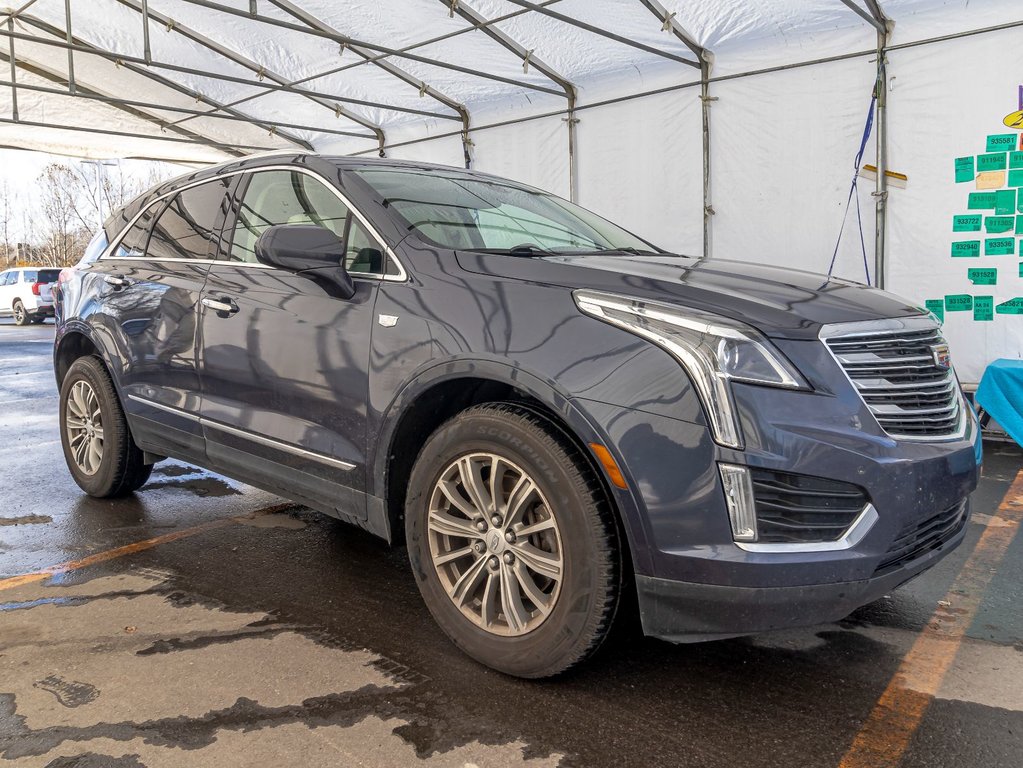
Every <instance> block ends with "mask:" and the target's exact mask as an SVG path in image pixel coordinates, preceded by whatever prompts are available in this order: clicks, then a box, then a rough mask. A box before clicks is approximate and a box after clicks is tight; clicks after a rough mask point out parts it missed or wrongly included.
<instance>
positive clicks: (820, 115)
mask: <svg viewBox="0 0 1023 768" xmlns="http://www.w3.org/2000/svg"><path fill="white" fill-rule="evenodd" d="M219 3H220V6H222V7H220V8H219V9H216V8H210V7H209V3H208V2H204V0H148V7H149V9H150V11H151V13H152V18H151V20H150V23H149V37H150V49H151V50H150V54H151V61H152V62H153V65H152V66H147V65H145V64H144V63H143V64H140V63H138V62H137V61H135V60H134V59H141V58H144V57H145V49H144V45H143V34H142V15H141V13H140V9H141V1H140V0H73V2H72V3H71V6H72V27H73V32H74V35H75V39H76V42H77V43H78V44H80V45H92V46H98V47H99V48H102V49H103V50H105V51H107V52H110V55H107V56H100V55H97V54H93V53H86V52H82V51H78V52H76V53H75V54H74V66H75V75H76V80H77V83H78V86H79V89H80V90H85V91H86V92H87V93H92V94H93V95H99V96H101V97H120V98H128V99H134V100H137V101H140V102H153V103H158V104H161V105H164V106H165V107H176V108H178V109H179V110H185V111H177V112H175V111H173V110H171V109H159V108H151V107H146V106H142V105H135V106H133V107H129V108H128V110H129V111H126V110H125V109H119V108H118V107H117V106H115V105H112V104H108V103H104V102H103V101H100V100H89V99H85V98H73V97H71V96H69V95H58V94H53V93H46V92H42V91H39V90H36V91H30V90H26V89H25V88H21V89H19V90H18V107H19V118H20V120H21V121H23V122H22V123H20V124H12V123H10V122H0V143H5V144H7V145H9V146H17V147H20V148H31V149H41V150H49V151H57V152H63V153H68V154H78V155H87V156H93V157H96V156H122V157H125V156H144V157H158V158H165V159H174V160H179V161H180V160H184V161H190V162H209V161H213V160H220V159H226V158H227V157H229V156H230V155H231V154H233V153H237V152H250V151H256V150H257V149H260V148H263V149H273V148H279V149H290V148H296V147H298V146H303V145H307V146H311V147H313V148H315V149H316V150H319V151H324V152H336V153H346V154H348V153H359V154H364V155H367V156H372V155H376V154H377V153H378V152H379V150H380V146H379V141H380V138H381V137H382V138H383V141H384V152H385V154H386V155H387V156H389V157H395V158H407V159H414V160H429V161H434V162H441V163H448V164H451V165H463V164H464V155H465V151H466V148H465V147H464V146H463V143H462V140H461V137H460V135H459V134H460V132H461V130H462V128H463V124H462V114H465V115H468V118H469V122H470V128H471V130H470V133H469V138H470V140H471V144H470V145H469V146H468V152H469V155H470V158H471V163H472V166H473V167H474V168H478V169H482V170H486V171H490V172H493V173H498V174H501V175H505V176H510V177H512V178H516V179H520V180H522V181H525V182H528V183H531V184H534V185H536V186H538V187H542V188H544V189H548V190H551V191H553V192H556V193H558V194H561V195H564V196H568V195H569V194H570V193H571V191H572V188H573V176H574V191H575V198H576V199H577V200H578V201H579V202H580V203H581V204H583V205H585V206H587V207H589V208H592V209H593V210H595V211H597V212H599V213H601V214H604V215H606V216H608V217H609V218H612V219H614V220H616V221H618V222H621V223H622V224H624V225H625V226H627V227H628V228H630V229H632V230H634V231H635V232H637V234H640V235H643V236H645V237H647V238H649V239H651V240H652V241H654V242H656V243H658V244H660V245H662V246H664V247H666V248H671V249H674V250H679V251H681V252H686V253H691V254H700V253H702V252H703V251H704V248H705V244H704V242H703V226H704V221H703V218H704V212H703V205H704V196H703V174H704V164H703V152H702V146H703V134H702V125H701V124H702V104H701V101H700V87H699V79H700V72H699V70H698V69H697V68H695V67H693V66H690V65H688V64H685V63H682V62H680V61H678V60H677V59H680V58H681V59H686V60H689V61H694V60H695V54H694V53H693V52H692V51H691V50H690V49H689V47H688V46H687V45H686V44H685V43H684V42H683V41H682V40H680V39H678V37H676V36H675V35H674V34H672V33H671V32H669V31H664V30H663V29H662V21H663V19H662V18H660V17H658V16H657V15H655V13H653V12H651V10H650V9H649V8H648V7H647V5H649V4H644V2H641V0H557V1H556V2H551V3H548V4H546V7H547V8H548V9H549V10H550V11H552V12H554V13H558V14H564V15H565V16H568V17H571V18H575V19H578V20H580V21H582V22H584V23H586V24H591V25H593V26H594V27H595V28H597V29H602V30H607V31H609V32H612V33H614V34H616V35H620V36H622V37H624V38H627V39H628V40H630V41H634V42H635V43H637V44H638V46H636V45H633V46H630V45H627V44H624V43H622V42H619V41H614V40H610V39H608V38H607V37H602V36H600V35H597V34H594V32H592V31H587V30H584V29H580V28H578V27H576V26H572V25H571V24H568V23H566V22H564V21H561V20H558V19H554V18H550V17H548V16H544V15H541V14H540V13H538V12H537V11H536V9H535V8H534V9H533V10H528V9H526V8H524V7H523V6H522V5H521V4H519V3H518V2H515V1H514V0H458V2H457V3H456V4H455V8H454V9H453V8H452V3H451V0H374V2H372V3H364V2H353V1H352V0H346V1H344V2H338V1H337V0H294V2H293V3H291V4H290V5H292V6H293V8H292V11H291V12H289V10H288V7H289V3H288V2H285V1H284V0H257V2H256V9H257V11H258V14H259V15H260V16H262V17H265V18H269V19H273V20H277V21H280V22H284V23H286V24H290V25H293V26H295V27H297V29H282V28H279V27H274V26H272V25H270V24H267V23H264V22H262V21H259V20H258V19H253V18H249V17H248V13H249V11H250V2H249V0H219ZM661 4H662V5H663V6H664V7H665V8H666V10H667V12H668V13H669V14H673V16H672V21H673V23H676V24H677V25H678V26H679V28H681V29H684V30H685V32H686V33H688V34H689V35H690V37H691V38H692V39H693V40H694V41H695V42H696V43H697V44H698V45H700V46H703V47H704V48H706V49H708V50H709V51H710V52H711V53H712V54H713V66H712V70H711V76H712V81H711V83H710V86H709V89H710V94H711V97H712V99H713V101H711V102H710V105H711V106H710V109H709V111H710V148H711V149H710V190H711V192H710V197H709V203H710V204H711V206H712V209H713V215H712V216H711V223H710V231H711V238H710V241H709V243H707V244H706V245H707V251H708V252H709V253H710V255H711V256H713V257H719V258H735V259H749V260H754V261H760V262H765V263H771V264H780V265H785V266H789V267H792V268H799V269H808V270H813V271H818V272H820V271H824V270H826V269H827V268H828V264H829V262H830V261H831V258H832V253H833V251H834V250H835V244H836V239H837V237H838V233H839V228H840V226H841V223H842V217H843V213H844V206H845V203H846V199H847V196H848V194H849V185H850V181H851V180H852V176H853V158H854V156H855V154H856V151H857V149H858V147H859V144H860V137H861V135H862V132H863V127H864V121H865V118H866V113H867V108H868V104H869V103H870V96H871V90H872V88H873V84H874V80H875V75H876V66H877V64H876V60H875V47H876V43H877V37H876V32H875V29H874V28H873V27H872V26H871V25H870V24H868V23H867V22H866V21H865V20H864V19H863V18H861V16H859V15H857V14H856V13H854V12H853V11H852V10H850V9H849V8H848V7H847V6H846V5H845V4H844V3H843V2H841V0H762V1H761V2H758V3H749V2H746V0H696V1H695V2H693V1H690V0H685V1H684V0H661ZM858 4H859V6H860V7H861V8H866V5H865V3H864V0H859V3H858ZM879 4H880V6H881V7H882V9H883V10H884V12H885V13H886V15H887V16H888V17H889V18H890V19H892V20H894V28H893V31H892V34H891V38H890V48H889V53H888V61H889V65H888V74H889V83H890V91H889V93H888V97H889V132H890V138H889V157H888V166H889V168H890V169H892V170H894V171H897V172H901V173H904V174H906V175H907V176H908V182H907V184H906V188H905V189H900V188H894V187H893V188H891V189H890V190H889V198H888V239H887V265H888V269H887V278H888V280H887V286H888V287H889V289H891V290H894V291H896V292H897V293H900V294H902V295H903V296H905V297H906V298H907V299H909V300H911V301H913V302H914V303H918V304H921V305H922V304H923V303H924V302H926V301H931V302H932V306H937V304H936V303H937V302H939V300H940V303H941V305H942V308H943V309H945V308H946V307H945V303H944V302H945V297H952V299H953V301H952V302H951V303H950V304H949V305H948V311H945V312H943V314H944V323H945V328H946V333H947V335H948V337H949V339H950V341H951V343H952V349H953V354H954V356H955V359H956V364H957V370H958V372H959V374H960V377H961V378H962V379H963V380H964V381H967V382H976V381H978V380H979V379H980V376H981V373H982V371H983V369H984V366H985V365H986V363H987V362H988V361H990V360H992V359H994V358H998V357H1013V358H1015V357H1019V356H1020V355H1021V353H1023V315H1019V314H1016V310H1015V307H1016V306H1017V304H1016V303H1014V302H1013V299H1015V298H1017V297H1021V301H1020V303H1019V304H1020V306H1023V277H1021V273H1020V271H1019V263H1020V256H1021V255H1023V254H1020V253H1019V247H1020V244H1021V243H1023V241H1021V240H1020V238H1019V237H1014V236H1015V235H1016V231H1015V227H1013V231H1012V232H1011V233H1009V237H1010V238H1011V239H1013V240H1014V241H1016V242H1015V245H1014V248H1013V250H1014V253H1013V254H1010V255H1004V256H994V255H990V256H987V255H983V254H982V255H980V256H976V257H971V258H952V257H951V256H950V248H951V244H952V242H953V241H954V240H957V239H964V238H963V237H962V233H953V231H952V224H951V222H952V217H953V216H954V215H957V214H963V213H966V212H967V208H966V206H967V200H968V194H969V192H970V191H976V189H975V187H976V182H974V181H970V182H968V183H967V182H961V183H956V182H955V179H954V176H953V161H954V158H956V157H962V156H972V157H976V156H978V155H980V154H983V153H984V150H985V140H986V136H987V135H989V134H997V133H1003V132H1007V131H1008V129H1005V128H1004V126H1002V125H1001V120H1002V117H1004V115H1006V114H1007V113H1009V112H1011V111H1013V110H1014V109H1017V108H1018V107H1019V106H1023V105H1019V104H1018V100H1019V98H1020V97H1019V95H1018V89H1019V86H1020V85H1023V60H1021V59H1023V46H1021V45H1020V41H1021V40H1023V26H1019V25H1020V24H1021V23H1023V10H1021V8H1020V5H1019V2H1018V0H983V2H978V0H880V3H879ZM654 5H655V7H656V5H657V4H656V3H654ZM296 10H297V12H296ZM231 11H233V13H232V12H231ZM303 13H306V14H311V16H312V17H315V19H317V20H319V23H320V24H321V29H327V30H334V31H336V32H337V33H340V34H342V35H347V36H350V37H351V38H353V39H354V41H355V43H354V44H353V45H349V46H342V45H340V44H339V41H338V39H336V38H335V39H332V38H330V37H329V35H328V36H324V35H323V34H320V35H319V36H310V35H308V34H303V33H302V32H300V31H299V30H300V29H302V28H303V27H304V25H305V24H306V23H307V21H308V18H306V19H303V17H302V14H303ZM0 15H2V14H0ZM466 17H469V18H482V19H487V20H492V19H495V18H501V19H502V20H501V21H499V22H497V23H494V24H492V25H491V26H490V30H491V31H492V33H493V34H488V33H485V32H483V31H480V30H474V29H472V26H471V23H470V21H468V20H467V18H466ZM65 21H66V20H65V11H64V0H36V1H35V2H34V3H32V4H31V5H30V7H28V8H26V9H25V10H24V11H23V12H22V13H21V14H20V15H19V17H18V18H17V19H16V20H15V21H14V23H13V29H14V31H15V32H16V33H17V34H21V35H24V34H31V35H34V36H38V37H40V38H42V40H41V41H38V40H37V41H28V40H24V39H15V40H14V46H15V55H16V59H17V62H18V65H19V67H18V75H17V76H18V81H19V83H21V84H22V85H26V86H36V87H38V88H44V89H45V88H51V89H58V90H66V89H67V73H68V62H67V51H66V50H65V49H63V48H62V47H60V46H59V45H56V46H55V45H46V44H44V43H45V41H47V40H48V41H49V42H51V43H53V42H57V43H59V42H60V41H61V40H62V39H63V36H64V34H65V31H64V25H65ZM1009 24H1016V25H1017V26H1014V27H1012V28H1008V29H1003V30H1000V31H999V30H989V29H987V28H990V27H997V26H999V25H1009ZM5 29H6V27H5V26H3V25H0V35H2V34H3V32H4V30H5ZM495 37H497V38H499V39H494V38H495ZM502 41H503V42H504V43H505V44H502ZM4 43H6V45H5V44H4ZM359 43H364V44H366V46H368V47H364V48H361V49H360V47H359V45H358V44H359ZM9 44H10V40H9V38H8V39H5V41H4V42H0V52H2V51H4V50H8V51H9V48H8V46H9ZM374 46H376V47H374ZM380 46H383V47H384V48H387V49H407V53H408V56H403V55H390V54H386V52H385V51H384V50H382V49H381V48H380ZM642 46H646V47H647V48H648V49H650V48H652V49H656V50H658V51H662V52H664V53H666V54H668V55H667V56H660V55H657V54H656V53H654V52H651V51H650V50H643V49H642ZM211 48H219V49H220V50H219V51H218V50H211ZM118 56H120V57H123V58H124V59H125V60H124V61H114V60H113V59H115V58H116V57H118ZM381 56H383V57H384V58H383V59H381V60H380V61H378V62H377V63H373V62H372V61H371V62H367V61H366V59H367V58H369V59H378V58H379V57H381ZM428 59H435V60H437V61H440V62H445V63H448V64H451V65H453V67H455V68H449V67H444V66H440V65H438V64H437V63H430V62H429V61H428ZM526 59H528V60H526ZM381 64H383V66H381ZM0 66H3V62H0ZM175 67H177V68H175ZM182 67H186V68H191V69H194V70H197V71H196V72H186V71H182V69H181V68H182ZM385 67H392V69H391V70H390V71H388V69H386V68H385ZM394 67H397V68H399V70H400V71H396V70H394V69H393V68H394ZM545 72H546V73H547V74H545ZM548 74H553V75H554V77H550V76H548ZM154 76H155V77H156V78H158V79H154ZM558 80H561V81H567V82H569V83H571V86H572V88H573V89H574V91H575V93H576V96H577V99H576V107H577V110H576V112H575V113H574V117H575V119H576V120H577V121H578V122H577V123H575V124H574V127H575V132H576V134H575V146H574V157H573V158H572V160H571V161H570V158H569V125H568V123H567V118H568V115H567V113H566V107H567V105H568V100H567V98H566V94H565V91H564V89H563V87H562V85H561V84H559V82H558ZM295 81H302V82H301V83H300V87H304V88H306V89H310V90H311V91H313V92H315V93H306V94H300V93H291V92H288V91H287V90H286V89H282V88H277V89H276V90H268V88H267V86H268V85H271V84H274V83H281V82H284V83H294V82H295ZM11 95H12V93H11V89H10V88H9V87H0V119H2V118H6V120H8V121H9V120H10V116H11V114H12V110H13V104H12V99H11ZM342 99H344V101H342ZM360 101H361V102H377V104H376V105H371V104H368V103H357V102H360ZM221 104H230V105H233V106H232V107H231V109H233V110H234V112H233V113H232V114H234V115H235V117H237V118H239V119H234V120H224V119H220V118H218V117H215V116H212V115H207V116H197V115H192V114H189V113H188V112H187V110H203V111H206V110H212V109H213V108H214V106H215V105H221ZM460 110H461V114H460ZM429 112H432V113H434V114H433V115H429V114H424V113H429ZM219 114H223V113H222V112H221V113H219ZM245 120H248V122H246V121H245ZM170 123H176V124H175V125H169V124H170ZM47 125H49V126H54V125H56V126H63V127H62V128H57V127H45V126H47ZM74 126H79V127H87V128H89V129H102V130H107V131H110V133H109V134H104V133H99V132H89V131H85V132H81V131H72V130H70V128H71V127H74ZM126 134H132V135H130V136H129V135H126ZM200 142H205V143H200ZM874 154H875V145H874V137H873V136H872V137H871V140H870V141H869V143H868V145H867V148H866V153H865V155H864V158H863V160H864V162H865V163H874V162H875V160H874ZM1005 182H1006V183H1007V182H1008V179H1006V180H1005ZM1003 189H1007V187H1004V185H1003ZM873 190H874V184H873V182H872V181H870V180H868V179H861V180H860V182H859V192H858V199H859V203H860V209H861V214H862V216H861V219H862V232H863V237H864V243H863V247H861V241H860V225H859V224H858V223H857V221H856V215H855V209H853V210H852V211H851V212H850V213H849V218H848V221H847V223H846V228H845V232H844V236H843V238H842V243H841V247H840V248H839V249H838V253H837V256H836V261H835V274H836V275H839V276H843V277H846V278H849V279H854V280H861V281H862V280H864V279H865V275H864V268H863V253H862V251H863V249H864V247H865V250H866V254H867V261H868V263H869V269H870V272H871V274H873V270H874V202H875V201H874V197H873V196H872V194H871V193H872V192H873ZM980 213H981V214H982V215H983V216H984V217H986V216H988V215H994V213H995V212H994V211H993V210H991V211H981V212H980ZM1017 213H1018V214H1019V215H1023V210H1017V211H1015V212H1013V215H1016V214H1017ZM971 237H974V238H975V239H976V240H977V241H978V242H980V243H981V244H982V245H981V247H982V248H983V241H984V240H985V239H987V237H988V235H987V233H985V232H980V233H979V234H978V233H972V234H971ZM971 267H972V268H973V269H974V273H973V274H974V278H975V279H976V276H977V273H976V270H988V271H987V272H985V274H987V275H990V274H991V273H990V270H991V269H994V270H996V272H997V280H996V282H995V283H994V284H983V282H981V284H978V285H975V284H973V282H971V279H970V274H971V272H970V271H969V270H970V268H971ZM956 297H958V298H956ZM963 297H968V298H969V303H970V306H971V308H970V309H965V310H962V311H955V310H956V309H957V308H958V307H964V306H966V304H965V301H966V299H964V298H963ZM978 298H979V299H980V300H979V301H977V299H978ZM974 305H976V307H977V309H976V310H974V309H972V307H973V306H974ZM999 305H1002V309H1001V310H999ZM989 309H990V311H988V310H989ZM988 315H990V319H987V318H988Z"/></svg>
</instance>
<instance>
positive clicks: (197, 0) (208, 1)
mask: <svg viewBox="0 0 1023 768" xmlns="http://www.w3.org/2000/svg"><path fill="white" fill-rule="evenodd" d="M125 1H126V0H118V2H125ZM181 2H183V3H188V4H190V5H198V6H200V7H202V8H208V9H209V10H211V11H219V12H221V13H226V14H228V15H231V16H240V17H241V18H243V19H250V20H251V21H258V22H260V23H262V24H269V25H270V26H274V27H279V28H280V29H289V30H291V31H292V32H301V33H303V34H306V35H312V36H314V37H322V38H325V39H327V40H333V41H334V42H336V43H338V44H343V45H346V46H348V47H351V46H353V45H357V46H359V47H360V48H365V49H366V50H368V51H376V52H378V53H385V54H387V55H389V56H395V57H397V58H402V59H409V60H410V61H418V62H419V63H421V64H429V65H430V66H434V67H440V68H441V69H448V70H451V71H452V72H461V73H462V74H464V75H472V76H473V77H479V78H483V79H485V80H493V81H495V82H498V83H507V84H508V85H514V86H517V87H519V88H526V89H529V90H533V91H542V92H544V93H550V94H553V95H555V96H561V95H562V94H561V92H560V91H556V90H554V89H553V88H548V87H546V86H543V85H536V84H535V83H530V82H529V81H526V80H517V79H515V78H513V77H502V76H501V75H494V74H491V73H489V72H480V71H479V70H476V69H472V68H471V67H462V66H459V65H458V64H452V63H451V62H447V61H441V60H439V59H434V58H430V57H429V56H419V55H418V54H414V53H409V52H408V51H403V50H399V49H397V48H388V47H387V46H384V45H377V44H376V43H368V42H366V41H365V40H357V39H355V38H353V37H348V36H347V35H336V34H331V33H329V32H322V31H320V30H318V29H311V28H309V27H306V26H303V25H301V24H292V23H291V22H288V21H282V20H280V19H275V18H272V17H270V16H261V15H258V14H256V15H253V14H250V13H248V12H247V11H242V10H239V9H237V8H232V7H231V6H229V5H223V4H221V3H216V2H212V0H181ZM360 63H361V62H360Z"/></svg>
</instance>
